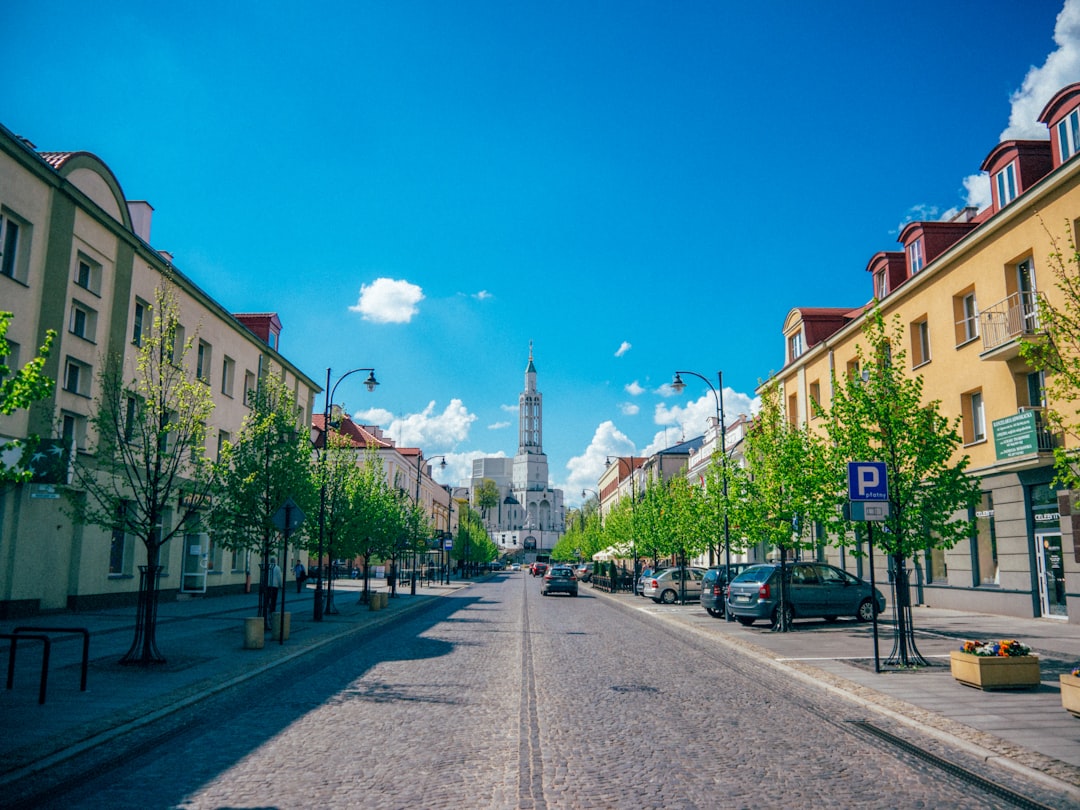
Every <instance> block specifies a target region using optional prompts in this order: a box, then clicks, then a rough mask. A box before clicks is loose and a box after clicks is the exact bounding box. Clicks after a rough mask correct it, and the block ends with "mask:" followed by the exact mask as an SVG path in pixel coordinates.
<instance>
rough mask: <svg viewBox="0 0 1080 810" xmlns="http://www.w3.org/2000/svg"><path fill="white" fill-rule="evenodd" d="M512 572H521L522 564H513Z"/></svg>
mask: <svg viewBox="0 0 1080 810" xmlns="http://www.w3.org/2000/svg"><path fill="white" fill-rule="evenodd" d="M510 570H511V571H520V570H521V563H513V564H512V565H511V566H510Z"/></svg>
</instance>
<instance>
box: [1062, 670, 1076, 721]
mask: <svg viewBox="0 0 1080 810" xmlns="http://www.w3.org/2000/svg"><path fill="white" fill-rule="evenodd" d="M1058 677H1059V679H1060V680H1061V705H1062V706H1064V707H1065V708H1066V709H1067V710H1068V711H1069V713H1070V714H1071V715H1072V716H1073V717H1080V678H1078V677H1076V676H1075V675H1059V676H1058Z"/></svg>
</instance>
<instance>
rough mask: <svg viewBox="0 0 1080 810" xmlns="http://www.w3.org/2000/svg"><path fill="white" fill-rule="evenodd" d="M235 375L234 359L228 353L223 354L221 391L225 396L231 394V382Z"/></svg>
mask: <svg viewBox="0 0 1080 810" xmlns="http://www.w3.org/2000/svg"><path fill="white" fill-rule="evenodd" d="M235 377H236V361H235V360H233V359H232V358H231V357H229V355H225V358H224V359H223V360H222V362H221V393H223V394H224V395H225V396H227V397H231V396H232V395H233V383H234V381H235V380H234V378H235Z"/></svg>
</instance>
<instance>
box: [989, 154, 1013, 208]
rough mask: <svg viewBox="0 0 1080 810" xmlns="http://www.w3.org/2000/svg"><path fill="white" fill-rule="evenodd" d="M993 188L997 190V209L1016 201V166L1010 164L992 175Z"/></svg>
mask: <svg viewBox="0 0 1080 810" xmlns="http://www.w3.org/2000/svg"><path fill="white" fill-rule="evenodd" d="M994 187H995V188H996V189H997V198H998V208H1004V207H1005V206H1006V205H1008V204H1009V203H1011V202H1012V201H1013V200H1015V199H1016V164H1015V163H1010V164H1009V165H1008V166H1006V167H1005V168H1004V169H1002V170H1001V171H1000V172H998V173H997V174H995V175H994Z"/></svg>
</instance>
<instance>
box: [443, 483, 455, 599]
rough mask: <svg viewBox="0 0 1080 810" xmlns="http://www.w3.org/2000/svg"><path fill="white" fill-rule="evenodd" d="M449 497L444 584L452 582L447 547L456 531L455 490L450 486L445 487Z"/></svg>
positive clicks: (444, 553) (447, 504)
mask: <svg viewBox="0 0 1080 810" xmlns="http://www.w3.org/2000/svg"><path fill="white" fill-rule="evenodd" d="M445 489H446V494H447V499H446V534H445V535H443V547H442V551H443V555H444V556H445V558H446V561H445V562H444V563H443V573H442V575H443V576H444V577H446V581H445V582H444V583H443V584H444V585H449V584H450V549H449V548H447V547H446V544H447V543H448V542H450V543H453V538H454V532H453V525H454V491H453V490H452V489H451V488H450V487H445Z"/></svg>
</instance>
